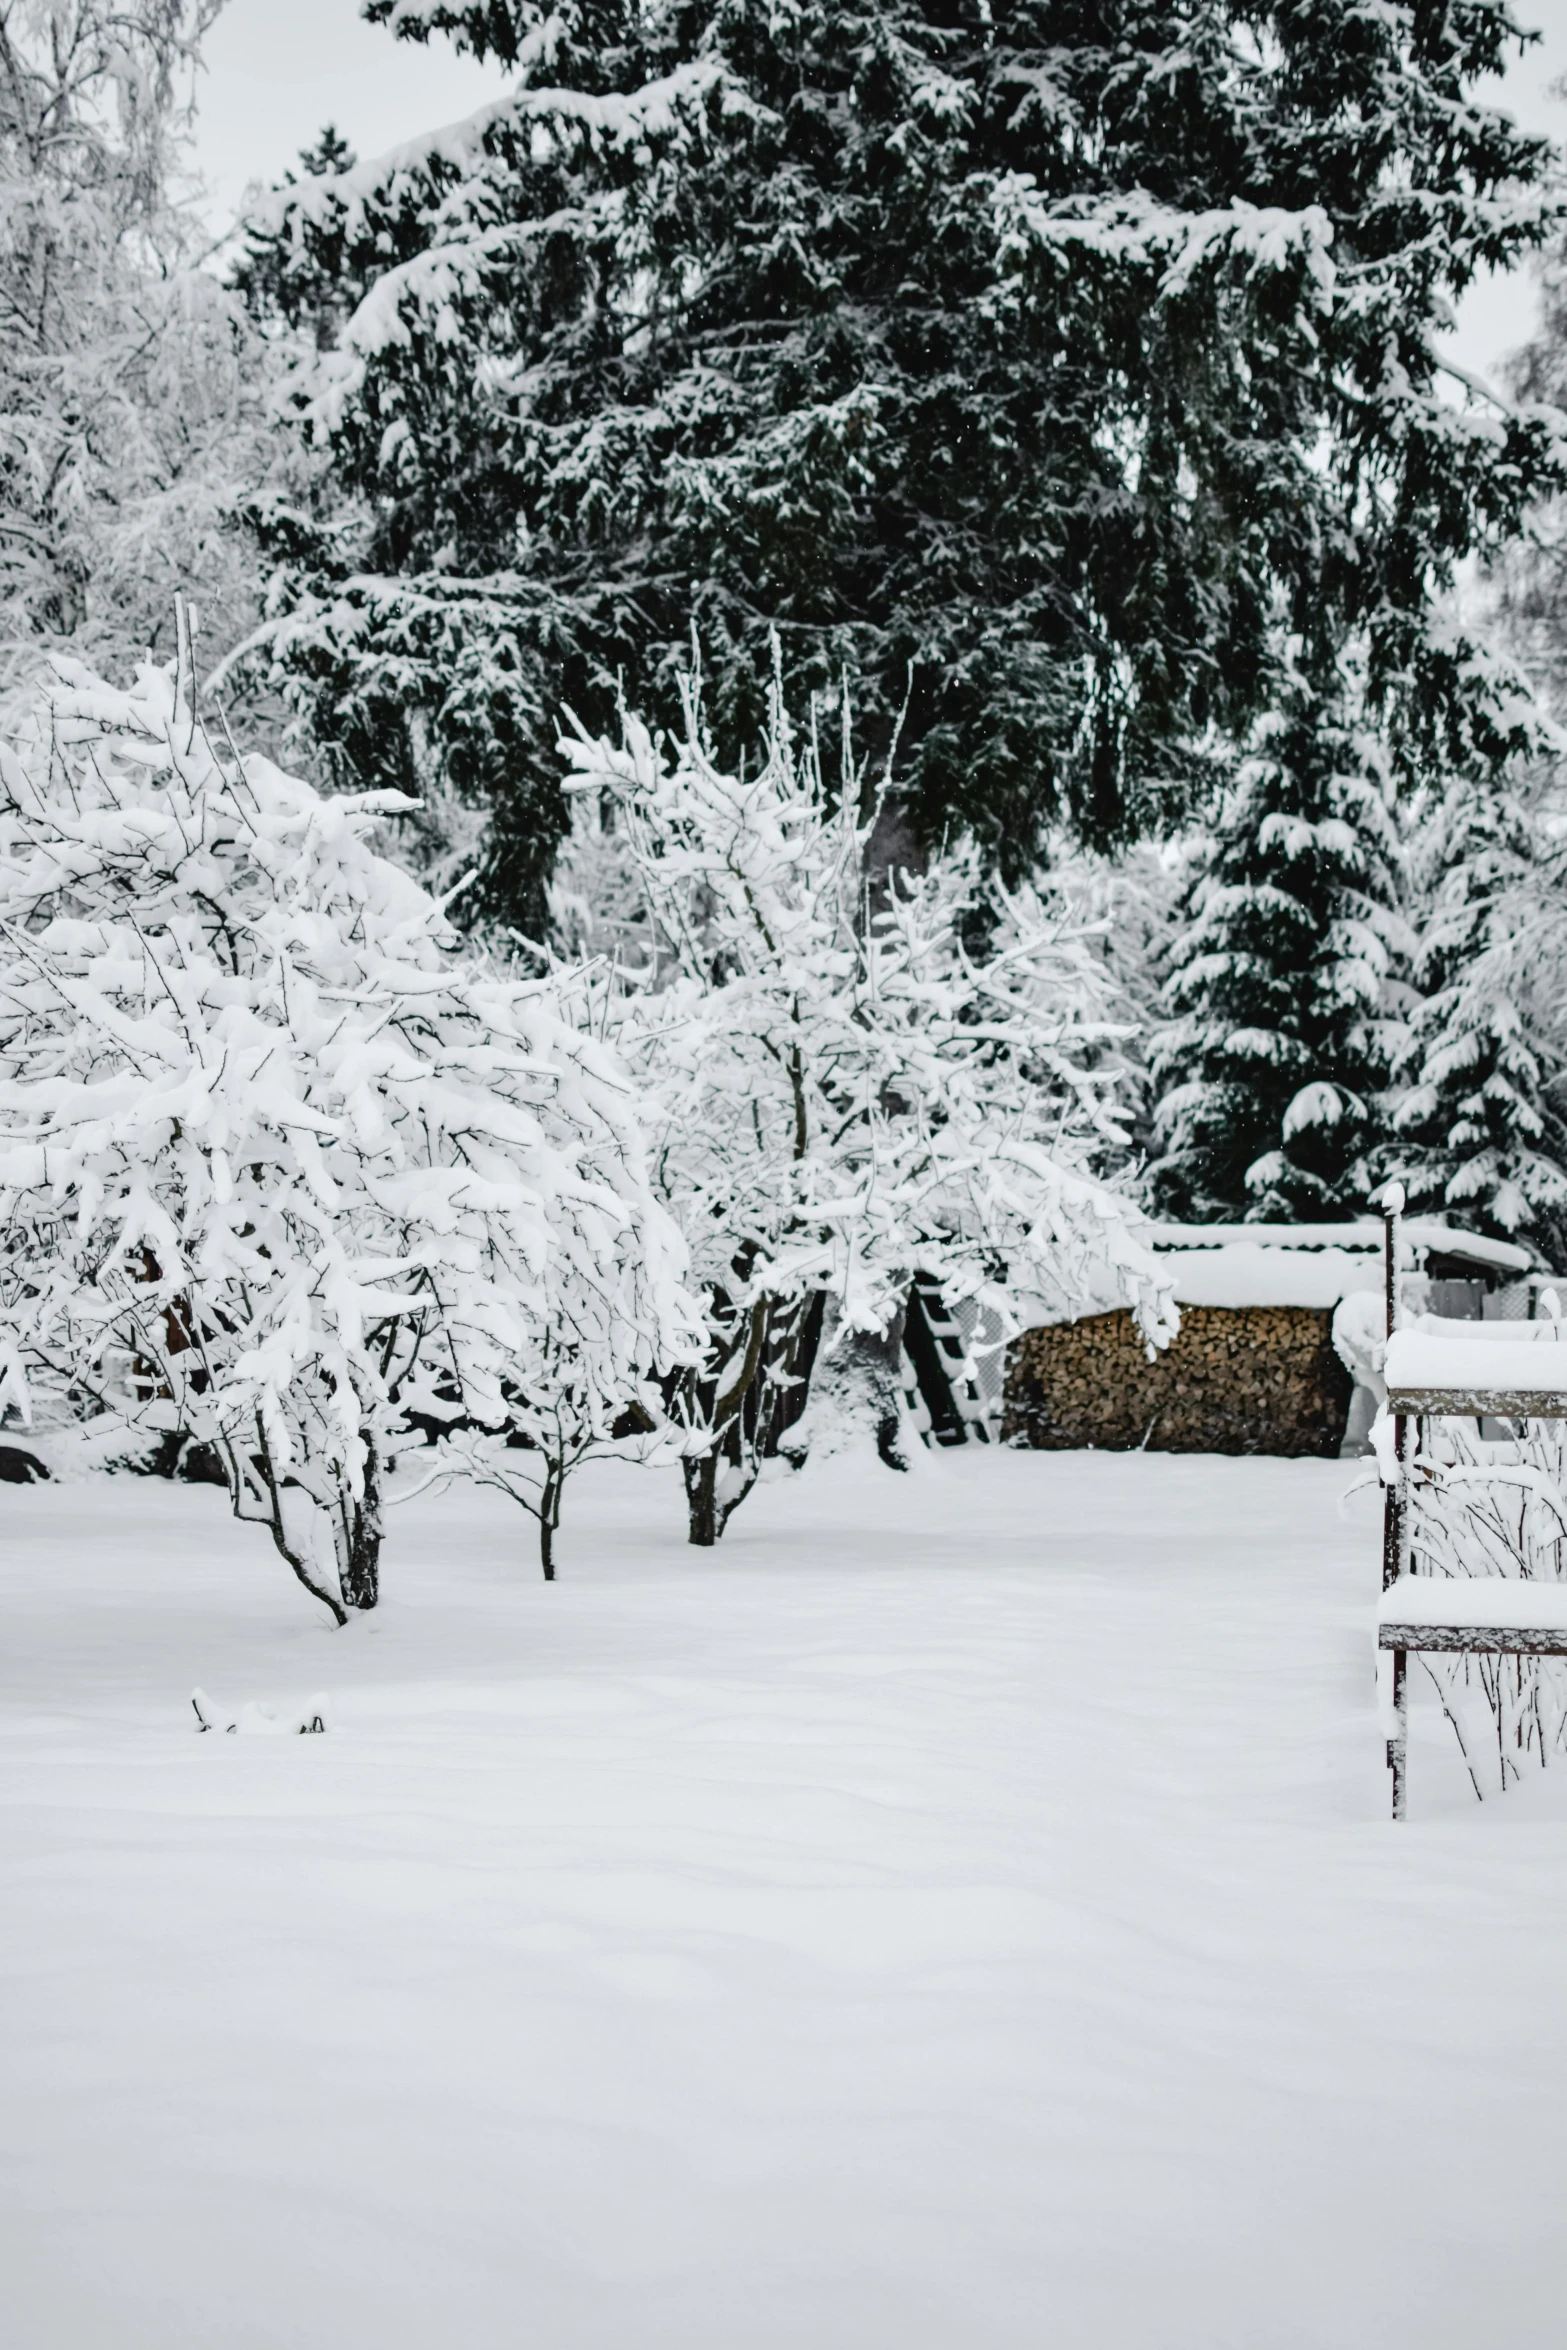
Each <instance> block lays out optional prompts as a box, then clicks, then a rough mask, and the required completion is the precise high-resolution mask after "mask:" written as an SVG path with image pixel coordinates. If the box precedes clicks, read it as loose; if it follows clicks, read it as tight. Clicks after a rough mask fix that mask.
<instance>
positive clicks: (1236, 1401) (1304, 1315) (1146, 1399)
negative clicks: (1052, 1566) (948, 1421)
mask: <svg viewBox="0 0 1567 2350" xmlns="http://www.w3.org/2000/svg"><path fill="white" fill-rule="evenodd" d="M1332 1320H1333V1316H1332V1314H1331V1313H1330V1312H1326V1311H1322V1310H1319V1309H1317V1308H1315V1307H1311V1306H1183V1307H1182V1308H1181V1328H1180V1335H1179V1336H1178V1337H1177V1338H1176V1339H1175V1341H1174V1343H1173V1344H1172V1345H1170V1346H1169V1347H1167V1348H1166V1349H1165V1350H1164V1352H1163V1353H1162V1354H1160V1355H1159V1356H1157V1357H1156V1359H1155V1360H1154V1361H1153V1362H1150V1361H1149V1360H1148V1350H1147V1348H1146V1346H1145V1345H1144V1342H1143V1340H1142V1338H1141V1337H1140V1336H1139V1335H1138V1332H1137V1329H1136V1326H1135V1325H1134V1323H1133V1321H1132V1317H1131V1315H1130V1314H1127V1313H1115V1314H1090V1315H1088V1316H1087V1317H1086V1318H1085V1319H1084V1320H1083V1321H1081V1322H1058V1323H1054V1324H1052V1325H1051V1326H1050V1327H1049V1328H1046V1329H1042V1330H1025V1331H1024V1333H1023V1335H1022V1337H1021V1338H1019V1339H1018V1340H1017V1342H1016V1344H1015V1345H1014V1346H1013V1347H1012V1349H1011V1352H1010V1354H1009V1355H1008V1358H1007V1380H1006V1390H1005V1395H1004V1399H1003V1417H1002V1423H1001V1434H1002V1439H1003V1441H1011V1442H1013V1443H1015V1444H1022V1445H1033V1446H1036V1447H1038V1448H1040V1449H1041V1450H1044V1451H1054V1452H1061V1451H1067V1450H1071V1449H1075V1448H1077V1447H1079V1446H1085V1445H1093V1446H1098V1447H1101V1448H1103V1449H1104V1450H1106V1451H1112V1452H1114V1451H1122V1452H1125V1451H1133V1450H1137V1449H1139V1448H1142V1449H1144V1450H1146V1451H1148V1452H1227V1453H1251V1452H1259V1453H1281V1454H1284V1455H1285V1456H1287V1457H1290V1458H1300V1457H1318V1458H1322V1459H1330V1458H1332V1457H1333V1456H1334V1455H1335V1454H1336V1453H1337V1451H1338V1449H1339V1445H1340V1444H1341V1442H1342V1441H1343V1436H1344V1423H1345V1419H1346V1417H1347V1415H1348V1411H1349V1398H1350V1390H1351V1381H1350V1377H1349V1374H1348V1372H1347V1371H1346V1370H1345V1369H1344V1366H1343V1364H1342V1363H1341V1362H1340V1361H1339V1359H1338V1356H1337V1355H1336V1354H1335V1353H1334V1351H1333V1344H1332V1340H1331V1337H1330V1335H1329V1332H1330V1327H1331V1324H1332Z"/></svg>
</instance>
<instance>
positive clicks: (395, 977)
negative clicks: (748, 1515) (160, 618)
mask: <svg viewBox="0 0 1567 2350" xmlns="http://www.w3.org/2000/svg"><path fill="white" fill-rule="evenodd" d="M184 674H185V675H188V668H187V669H186V670H185V672H184ZM405 805H406V803H405V802H403V801H402V800H401V798H400V796H399V795H397V794H387V793H371V794H363V795H360V796H357V797H353V798H336V799H334V798H323V797H321V796H320V795H318V794H317V793H316V792H315V791H314V790H312V789H311V787H310V786H309V785H308V784H306V783H303V782H300V781H299V780H297V779H295V778H293V777H290V776H287V775H284V774H282V773H280V772H279V770H278V769H277V768H276V767H274V766H272V765H271V764H270V763H269V762H268V761H266V760H265V759H261V758H254V757H251V758H244V759H241V758H240V757H238V756H237V755H236V754H234V753H233V752H232V749H231V748H226V749H224V750H223V751H221V752H220V751H219V749H218V748H217V747H216V746H215V745H214V743H213V742H212V740H211V739H210V738H209V736H208V734H207V733H206V731H205V730H204V729H203V728H202V727H201V726H199V725H198V724H197V723H196V722H195V720H194V718H193V716H192V713H191V708H190V702H189V697H188V695H187V693H186V692H185V691H184V690H183V689H182V688H181V687H180V686H179V685H177V683H176V681H175V679H173V678H172V677H170V676H169V675H167V674H165V673H163V672H161V671H156V670H152V669H144V670H143V671H142V673H141V675H140V676H139V678H138V680H137V683H136V685H135V687H134V688H133V689H132V690H131V691H130V692H128V693H121V692H116V691H113V690H111V689H110V688H109V687H107V686H105V685H103V684H101V683H99V682H98V681H97V680H95V679H93V678H92V677H90V676H88V675H87V674H86V673H85V672H83V671H81V670H80V669H77V668H74V667H62V668H61V670H60V672H59V676H58V680H57V682H56V684H55V685H54V687H53V688H52V689H51V690H50V691H49V692H48V694H47V695H46V697H45V698H44V699H43V700H42V701H41V702H40V703H39V704H38V706H37V707H36V708H35V710H34V711H33V713H32V715H31V716H30V718H29V719H28V720H27V722H26V724H25V725H24V727H23V729H22V730H21V732H20V734H19V735H18V737H17V738H16V739H15V740H14V741H13V742H10V743H7V744H5V745H3V746H0V1222H3V1228H4V1235H5V1237H4V1242H3V1255H0V1341H3V1343H4V1344H5V1345H7V1346H8V1347H9V1348H10V1350H11V1359H12V1360H13V1361H14V1362H16V1363H17V1364H19V1365H20V1366H21V1367H22V1368H23V1370H24V1371H25V1372H26V1374H27V1375H28V1376H29V1377H30V1378H31V1379H32V1380H33V1381H34V1382H35V1383H36V1382H37V1380H38V1379H39V1378H40V1377H43V1378H44V1379H46V1380H48V1381H50V1382H52V1383H53V1385H54V1386H55V1387H56V1388H57V1389H59V1390H64V1391H68V1392H71V1393H72V1394H74V1395H75V1396H76V1397H77V1398H78V1399H87V1400H88V1401H89V1402H91V1403H93V1404H96V1405H97V1406H98V1407H99V1408H101V1409H102V1410H103V1411H104V1412H109V1413H113V1414H116V1415H118V1416H119V1417H120V1418H121V1419H122V1420H123V1421H125V1422H126V1423H128V1424H129V1425H131V1426H133V1427H136V1428H140V1429H142V1430H146V1431H152V1432H163V1433H164V1434H166V1435H169V1436H176V1435H179V1434H184V1435H188V1436H189V1437H190V1438H191V1439H193V1440H194V1441H196V1442H199V1443H203V1444H207V1445H211V1446H213V1447H214V1448H216V1450H217V1451H218V1453H219V1454H220V1456H221V1458H222V1460H223V1462H224V1464H225V1468H226V1473H227V1477H228V1481H229V1487H230V1492H231V1495H232V1499H233V1504H234V1508H235V1510H236V1512H237V1513H238V1514H239V1515H240V1516H241V1517H246V1518H255V1519H258V1520H259V1521H260V1522H262V1523H263V1524H265V1525H266V1526H267V1527H268V1529H269V1530H270V1533H271V1535H272V1539H273V1540H274V1542H275V1543H276V1545H277V1547H278V1549H279V1551H280V1552H281V1553H282V1555H283V1557H284V1558H285V1559H286V1560H287V1561H288V1563H289V1564H290V1566H291V1567H292V1568H293V1570H294V1572H295V1573H296V1574H297V1575H298V1577H299V1579H300V1581H301V1582H302V1583H303V1584H304V1585H305V1586H306V1588H307V1589H308V1590H310V1591H311V1592H313V1593H314V1594H315V1596H316V1597H317V1598H318V1599H320V1600H321V1601H322V1602H323V1603H324V1604H325V1605H326V1606H327V1607H328V1608H330V1609H331V1610H332V1612H333V1614H334V1616H336V1617H337V1619H338V1620H339V1621H340V1622H341V1621H343V1620H345V1611H346V1610H347V1609H348V1608H353V1607H366V1606H370V1605H373V1604H374V1602H375V1599H376V1596H377V1589H378V1561H379V1551H380V1542H381V1512H382V1504H383V1484H384V1475H385V1469H386V1462H387V1454H388V1448H389V1447H390V1446H392V1445H393V1444H395V1442H396V1441H397V1438H398V1433H399V1431H400V1430H401V1429H402V1428H403V1427H404V1425H405V1422H406V1415H407V1413H408V1411H409V1410H410V1409H411V1408H414V1407H423V1409H424V1410H425V1411H426V1412H427V1413H433V1414H434V1415H436V1416H437V1418H439V1419H444V1420H446V1421H448V1422H449V1421H452V1420H460V1421H462V1422H464V1423H466V1424H468V1425H469V1426H470V1427H475V1426H476V1427H478V1428H480V1429H484V1428H488V1429H492V1430H511V1431H513V1432H517V1429H516V1423H517V1420H518V1417H519V1414H521V1415H522V1416H523V1417H524V1418H526V1416H527V1414H529V1413H532V1414H533V1415H534V1418H535V1420H536V1419H537V1417H538V1415H539V1414H540V1413H541V1412H544V1411H546V1410H547V1409H548V1408H549V1407H550V1406H551V1405H552V1404H560V1405H563V1408H564V1411H565V1417H566V1419H567V1421H568V1423H569V1424H570V1426H571V1428H572V1430H573V1431H574V1434H575V1437H576V1438H580V1437H581V1435H582V1432H583V1430H584V1429H586V1430H587V1432H588V1433H589V1435H590V1436H591V1434H593V1433H595V1432H603V1433H605V1434H607V1433H608V1431H609V1428H610V1425H611V1423H612V1422H613V1420H614V1418H615V1416H616V1414H618V1413H619V1412H621V1411H623V1410H624V1409H625V1407H626V1406H627V1404H628V1403H630V1402H633V1401H634V1399H635V1398H636V1397H637V1396H638V1395H639V1394H642V1393H645V1392H647V1389H648V1383H649V1376H650V1374H651V1373H652V1372H653V1371H654V1370H655V1369H657V1368H659V1367H660V1366H661V1365H663V1364H665V1363H667V1362H669V1361H670V1360H675V1361H678V1360H679V1359H680V1358H681V1356H682V1354H683V1352H688V1351H689V1346H690V1333H689V1323H690V1309H689V1304H688V1301H687V1299H686V1296H685V1293H684V1292H683V1290H682V1287H681V1276H682V1269H683V1263H684V1251H683V1248H682V1245H681V1242H680V1239H679V1236H678V1234H677V1233H676V1231H675V1230H674V1228H673V1226H672V1225H671V1224H670V1222H669V1220H668V1218H667V1217H666V1216H665V1214H664V1213H663V1211H662V1209H661V1208H660V1206H659V1205H658V1203H657V1201H656V1199H655V1198H654V1196H653V1194H652V1191H651V1188H650V1185H649V1181H648V1177H647V1172H646V1168H645V1164H644V1153H643V1146H642V1137H641V1129H640V1124H639V1119H638V1115H637V1108H636V1103H635V1100H634V1097H633V1095H632V1092H631V1089H630V1087H629V1085H628V1084H627V1082H626V1080H625V1078H624V1076H623V1075H622V1074H621V1072H620V1071H619V1070H618V1069H617V1068H616V1066H615V1064H614V1061H613V1058H612V1056H611V1055H610V1054H609V1053H608V1052H607V1051H606V1050H605V1048H604V1047H603V1046H602V1045H601V1044H600V1043H598V1042H597V1041H596V1040H595V1039H594V1038H593V1036H592V1035H591V1034H589V1033H588V1032H587V1031H586V1029H585V1027H584V1025H583V1023H582V1022H581V1021H580V1020H578V1019H577V1018H576V1017H574V1016H573V1015H572V1014H571V1012H570V1009H569V1007H563V1005H562V1004H561V1002H560V1001H559V997H558V990H557V989H556V987H555V986H554V985H553V983H549V982H529V981H525V980H522V979H519V978H518V977H516V976H515V975H514V974H512V973H510V972H508V971H506V970H502V969H496V968H490V967H486V966H485V965H484V964H483V963H482V962H476V961H474V960H472V959H464V958H463V957H461V956H459V954H458V953H457V952H456V951H455V942H454V939H453V936H452V933H451V932H450V930H449V927H448V925H447V922H446V920H445V917H444V914H443V912H442V909H441V907H440V906H439V905H438V904H437V903H436V902H435V900H433V899H432V898H431V897H429V896H428V895H427V894H426V893H425V892H424V891H423V890H421V889H420V888H419V887H418V886H417V885H416V884H415V883H414V882H412V881H411V880H410V879H409V878H408V877H407V876H406V875H405V874H403V873H402V872H400V871H399V870H398V869H397V868H396V867H394V866H393V865H391V864H389V863H388V862H387V861H386V860H385V859H384V858H382V857H380V856H377V855H376V854H375V853H374V852H373V851H372V850H371V848H370V847H369V846H368V845H367V840H366V834H367V832H368V831H369V829H370V828H371V827H372V826H373V825H374V823H375V822H376V820H377V819H378V818H380V817H382V816H384V815H385V814H386V813H388V812H389V811H392V810H394V809H397V808H400V807H402V806H405ZM519 1377H520V1379H521V1380H522V1382H523V1383H524V1385H525V1390H526V1392H525V1393H521V1394H520V1393H519ZM551 1381H553V1382H554V1385H553V1389H552V1388H551V1386H550V1382H551ZM521 1432H522V1433H524V1434H527V1433H528V1432H529V1429H528V1428H526V1427H525V1428H524V1429H523V1430H522V1431H521ZM533 1432H534V1433H535V1435H536V1429H535V1430H534V1431H533ZM557 1506H558V1505H557ZM546 1514H548V1513H547V1512H546Z"/></svg>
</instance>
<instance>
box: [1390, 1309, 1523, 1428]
mask: <svg viewBox="0 0 1567 2350" xmlns="http://www.w3.org/2000/svg"><path fill="white" fill-rule="evenodd" d="M1560 1328H1561V1326H1560V1325H1559V1324H1557V1323H1555V1322H1536V1323H1524V1324H1522V1325H1519V1324H1517V1323H1505V1322H1503V1323H1496V1322H1492V1323H1485V1322H1477V1323H1475V1324H1474V1326H1473V1329H1472V1331H1471V1332H1470V1333H1468V1334H1466V1335H1465V1336H1464V1337H1462V1338H1447V1337H1443V1336H1437V1335H1435V1334H1433V1333H1432V1332H1431V1331H1428V1330H1395V1331H1394V1333H1393V1335H1392V1337H1391V1338H1390V1339H1389V1340H1388V1342H1387V1361H1386V1364H1385V1367H1384V1371H1383V1376H1384V1378H1385V1379H1386V1381H1387V1408H1388V1410H1389V1411H1390V1412H1394V1413H1405V1414H1408V1415H1410V1416H1411V1417H1414V1416H1417V1415H1419V1414H1422V1413H1442V1412H1447V1413H1453V1414H1457V1415H1461V1416H1465V1417H1467V1416H1470V1415H1473V1416H1475V1417H1479V1416H1481V1415H1488V1416H1490V1417H1491V1418H1494V1419H1520V1420H1521V1419H1532V1420H1567V1341H1564V1340H1563V1338H1562V1337H1561V1336H1560V1334H1559V1333H1560ZM1525 1333H1528V1335H1525ZM1535 1333H1538V1335H1535ZM1493 1334H1494V1335H1493Z"/></svg>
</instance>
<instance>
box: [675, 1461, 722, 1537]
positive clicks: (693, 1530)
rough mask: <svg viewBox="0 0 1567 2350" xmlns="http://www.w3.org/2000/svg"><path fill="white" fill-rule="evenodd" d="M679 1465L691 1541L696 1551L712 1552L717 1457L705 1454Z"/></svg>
mask: <svg viewBox="0 0 1567 2350" xmlns="http://www.w3.org/2000/svg"><path fill="white" fill-rule="evenodd" d="M682 1465H683V1466H684V1469H685V1473H686V1510H687V1514H688V1517H689V1520H690V1536H691V1540H692V1541H693V1542H694V1543H695V1544H696V1545H697V1548H698V1549H699V1550H711V1549H712V1547H713V1545H714V1543H715V1542H716V1541H717V1540H718V1506H717V1492H718V1455H717V1453H716V1451H715V1452H705V1453H703V1455H702V1457H701V1459H700V1460H695V1461H686V1462H684V1463H683V1464H682Z"/></svg>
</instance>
